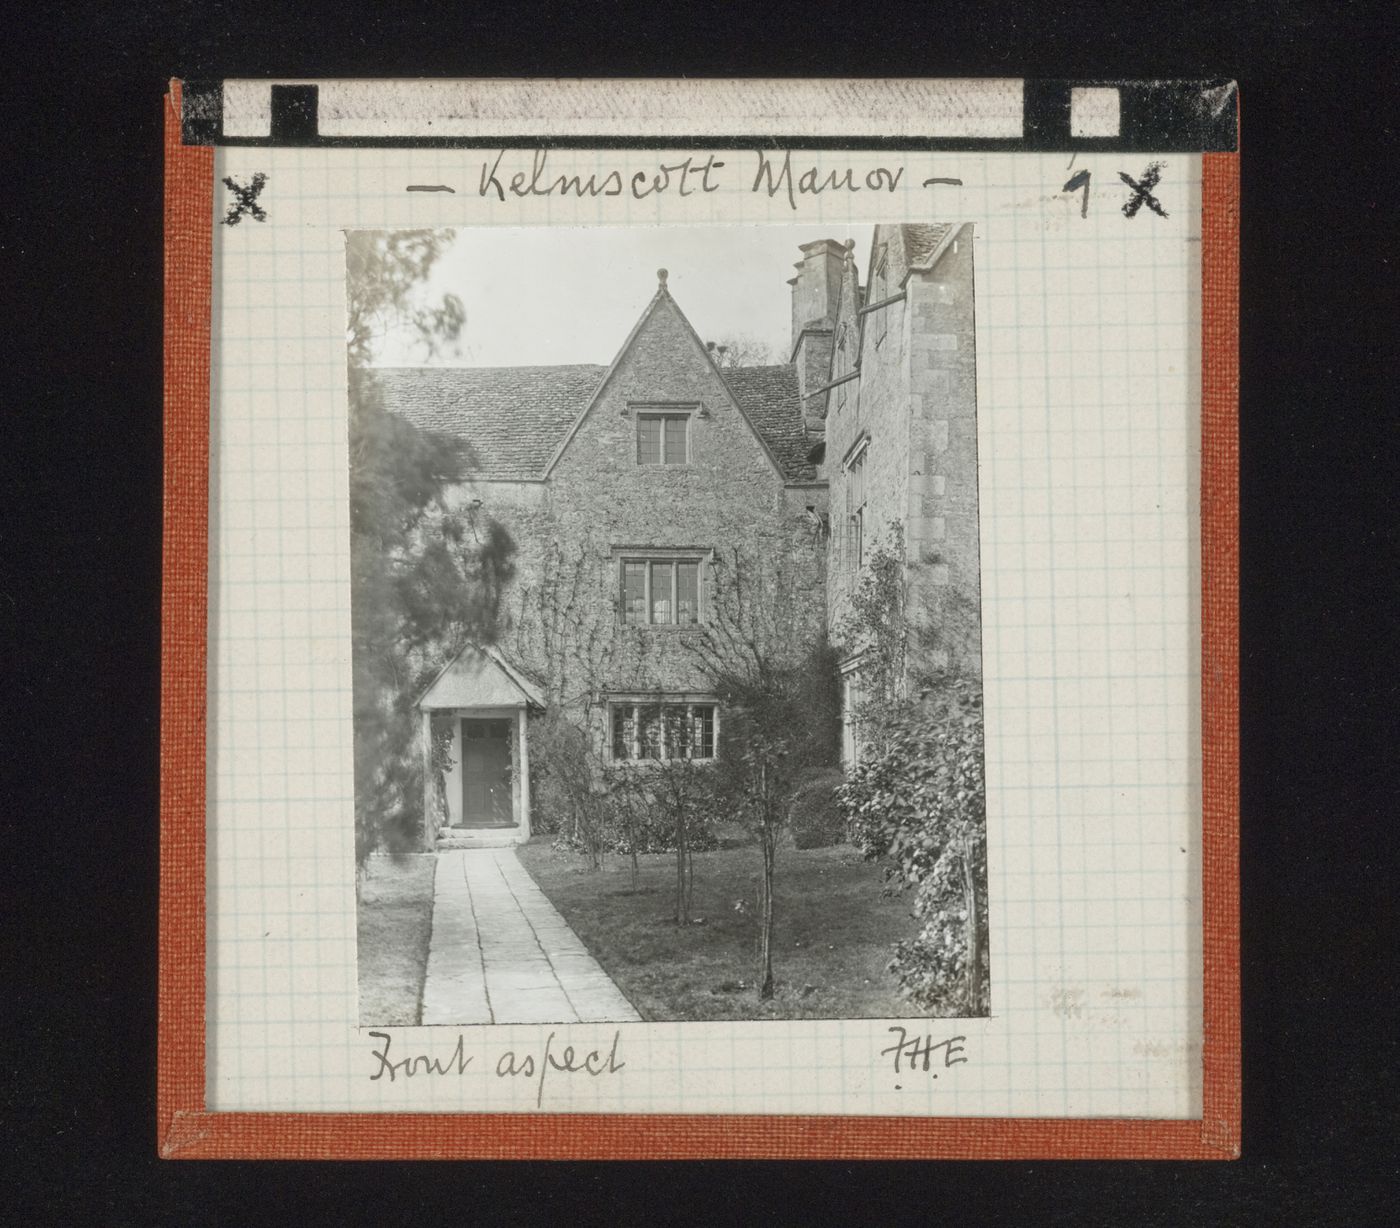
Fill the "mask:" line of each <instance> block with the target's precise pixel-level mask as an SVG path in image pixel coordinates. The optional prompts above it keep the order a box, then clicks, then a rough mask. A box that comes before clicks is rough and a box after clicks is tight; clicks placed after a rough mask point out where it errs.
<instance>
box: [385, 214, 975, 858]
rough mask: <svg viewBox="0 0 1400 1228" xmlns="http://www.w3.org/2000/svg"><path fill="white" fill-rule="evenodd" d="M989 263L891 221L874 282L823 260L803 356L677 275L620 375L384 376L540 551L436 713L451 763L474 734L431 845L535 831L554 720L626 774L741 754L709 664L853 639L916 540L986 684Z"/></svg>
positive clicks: (403, 407)
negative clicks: (650, 764)
mask: <svg viewBox="0 0 1400 1228" xmlns="http://www.w3.org/2000/svg"><path fill="white" fill-rule="evenodd" d="M972 249H973V236H972V227H971V226H970V225H961V226H959V225H954V224H946V223H935V224H918V225H910V224H900V225H881V226H878V227H876V228H875V232H874V238H873V242H872V245H871V251H870V253H869V260H868V264H867V267H866V268H865V270H864V275H863V277H862V275H861V271H860V270H858V268H857V265H856V259H855V254H854V250H853V244H841V243H837V242H835V241H833V240H821V241H819V242H815V243H808V244H805V245H803V246H802V247H801V249H800V255H801V259H800V260H798V261H797V263H796V270H797V272H796V276H795V277H793V278H792V279H791V281H790V282H789V283H788V284H789V285H790V286H791V310H792V344H791V350H790V352H789V354H788V357H787V361H786V362H783V363H781V364H778V365H773V366H753V367H744V366H722V365H721V362H720V359H721V355H720V354H719V353H718V352H717V351H716V349H715V348H714V347H713V346H710V345H707V344H706V342H705V341H704V340H702V339H701V338H700V337H699V336H698V335H697V334H696V332H695V330H694V329H693V328H692V327H691V325H690V323H689V321H688V320H687V319H686V317H685V314H684V313H683V311H682V309H681V306H680V304H679V303H677V302H676V300H675V299H674V298H673V297H672V296H671V294H670V292H669V290H668V289H667V285H666V271H665V270H664V269H663V270H659V271H658V285H657V287H656V292H655V294H654V295H653V296H652V298H651V301H650V303H649V304H648V305H647V307H646V309H645V310H644V311H643V312H642V315H641V318H640V319H639V320H638V321H637V323H636V325H635V326H634V327H633V329H632V332H631V334H630V335H629V336H628V337H627V338H626V340H625V341H623V342H622V345H621V347H620V349H619V350H618V352H617V355H616V357H615V358H613V360H612V362H611V364H610V365H608V366H601V365H600V366H541V367H515V368H444V367H435V368H429V367H414V368H407V367H398V368H380V369H379V371H378V375H379V376H380V379H381V382H382V385H383V389H384V395H385V398H386V403H387V405H388V407H389V409H390V410H391V412H394V413H397V414H399V415H401V416H402V417H404V418H405V419H407V420H409V421H411V422H412V423H414V424H415V425H416V426H418V427H419V428H421V429H423V430H425V431H427V432H429V433H430V434H431V435H432V436H434V437H435V438H436V439H438V440H440V441H441V444H442V446H443V448H444V449H446V450H447V454H448V456H449V458H450V460H451V462H452V468H453V472H454V473H455V474H456V475H457V476H456V480H455V481H454V483H453V484H452V486H451V487H450V490H449V508H450V511H451V512H452V513H453V514H456V515H460V516H464V517H466V518H467V519H468V521H469V522H472V521H473V518H477V519H479V518H481V517H489V518H490V519H492V520H494V521H496V522H498V523H499V524H501V525H502V526H504V527H505V528H506V529H507V530H508V532H509V533H510V534H511V536H512V538H513V539H514V541H515V543H516V547H517V554H516V558H515V563H516V572H515V577H514V579H513V580H512V582H511V586H510V589H509V591H508V593H507V594H506V598H505V602H504V607H503V612H504V614H505V619H504V626H503V629H502V634H501V636H500V638H499V640H498V641H497V642H496V643H495V644H493V645H491V646H489V647H477V646H472V647H468V648H466V649H465V650H463V651H462V652H461V653H460V654H459V655H458V656H457V657H456V658H455V659H454V660H452V661H451V662H450V663H449V664H448V665H447V666H446V667H445V668H444V669H443V670H442V672H441V674H440V675H439V676H438V677H437V679H436V680H435V681H434V682H433V683H432V684H431V685H430V686H429V687H428V688H427V690H426V691H425V692H424V694H423V695H422V696H421V698H420V699H419V701H418V710H419V712H420V713H421V722H422V739H423V747H424V754H425V759H426V757H427V756H428V755H429V754H430V753H431V752H430V750H429V748H430V746H431V742H432V736H433V733H434V731H435V730H436V731H450V736H451V760H452V763H453V766H452V768H451V769H450V771H449V772H448V773H447V778H446V803H447V804H446V811H447V813H446V815H445V816H442V815H440V814H439V813H438V811H439V807H438V806H437V805H435V804H430V805H429V806H428V807H427V811H428V814H429V815H436V817H434V818H432V819H430V821H429V823H428V825H427V826H428V827H429V828H430V830H429V832H428V833H427V840H428V844H429V847H434V846H436V847H439V848H441V847H452V846H474V845H484V844H505V843H515V842H519V841H523V840H525V839H527V838H528V837H529V833H530V796H529V789H528V787H527V786H526V784H525V782H527V781H528V779H529V754H530V746H529V741H530V737H529V735H530V728H531V722H532V719H534V718H537V717H538V716H539V715H540V714H541V713H543V712H544V711H545V709H546V707H547V706H550V705H553V706H555V707H556V708H558V709H559V710H561V711H563V712H566V713H567V714H568V715H569V716H570V718H571V719H573V720H574V721H575V722H576V723H577V724H578V725H579V726H580V727H581V728H583V729H585V730H586V731H587V733H588V736H589V737H590V738H592V739H593V746H594V748H595V750H596V751H597V752H598V753H599V754H600V755H601V756H602V757H604V758H605V759H606V760H610V761H614V762H617V761H633V760H635V761H639V762H644V761H646V760H651V759H663V758H669V757H674V756H687V757H691V758H699V759H707V758H712V757H714V756H715V754H716V747H717V745H718V734H719V729H720V726H721V723H722V722H723V720H724V716H725V714H724V712H723V711H722V710H721V708H720V705H719V704H718V703H717V702H716V698H715V696H714V695H713V694H712V693H710V692H709V691H707V689H706V687H707V681H706V680H707V676H708V675H707V673H706V669H705V660H706V653H707V652H708V653H711V654H713V653H715V652H717V651H721V652H722V651H726V650H733V651H736V652H738V651H744V650H745V646H746V645H749V646H752V645H760V646H763V647H764V648H765V650H781V648H782V647H783V646H784V645H793V644H797V643H801V642H803V641H804V640H807V639H810V638H811V635H812V633H814V632H817V631H819V630H820V629H821V628H822V627H826V628H828V629H829V630H832V631H833V632H834V633H839V629H840V627H841V624H842V619H843V618H844V617H845V616H846V614H847V612H848V611H849V603H850V600H851V595H852V593H853V591H854V589H855V586H856V584H857V582H858V579H859V577H860V575H861V573H862V569H863V568H864V567H865V566H866V564H867V562H868V560H869V558H870V553H871V551H872V549H874V548H875V547H876V545H877V543H879V542H881V541H888V540H889V538H890V536H891V526H892V525H898V526H900V528H901V531H902V534H903V544H904V558H905V565H904V602H905V608H906V611H907V614H908V616H909V618H910V621H911V623H912V624H913V625H915V626H919V627H922V628H924V629H926V630H929V631H930V632H931V635H930V636H928V637H926V639H927V641H928V642H930V643H933V644H935V645H936V647H935V648H934V649H933V650H932V651H933V652H934V653H935V654H938V655H939V656H940V657H941V660H940V662H939V663H940V664H945V665H947V664H956V665H957V666H958V667H959V668H961V669H963V670H965V671H970V672H973V673H978V674H980V654H981V649H980V642H979V636H980V633H979V631H978V619H977V617H976V612H977V610H978V608H979V599H978V589H979V582H978V524H977V419H976V361H975V348H974V334H973V281H972V258H973V250H972ZM969 610H970V611H971V612H972V616H971V617H970V618H969V617H968V616H967V613H966V612H967V611H969ZM959 611H961V612H962V613H961V615H959V613H958V612H959ZM940 631H941V632H942V633H941V634H940ZM834 638H837V639H839V635H834ZM848 648H850V651H849V653H848V656H847V658H846V660H845V661H844V662H843V665H842V673H843V678H844V684H845V685H844V693H845V706H846V712H845V714H844V716H845V720H844V725H845V730H846V734H845V740H846V745H845V755H846V757H847V759H848V760H849V758H850V757H851V756H852V755H854V754H855V752H856V743H855V730H854V728H853V727H852V723H851V720H850V710H851V707H852V706H853V704H854V703H855V702H856V701H857V698H858V696H859V693H860V692H859V687H860V651H859V646H858V645H856V646H854V647H851V646H850V645H848ZM430 775H431V774H430ZM432 787H433V786H432V785H431V784H430V785H429V789H430V790H431V789H432Z"/></svg>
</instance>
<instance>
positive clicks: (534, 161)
mask: <svg viewBox="0 0 1400 1228" xmlns="http://www.w3.org/2000/svg"><path fill="white" fill-rule="evenodd" d="M528 156H529V163H528V165H526V164H525V161H524V159H525V157H526V154H525V153H524V152H523V151H520V152H517V151H511V150H504V149H503V150H501V151H500V152H499V153H497V154H495V155H494V156H493V157H491V158H489V159H487V160H485V161H483V162H482V163H481V172H480V176H479V178H478V181H477V185H476V194H477V195H478V196H483V197H487V198H489V199H492V200H497V201H505V200H507V199H508V198H511V197H514V198H517V199H529V198H533V197H576V198H579V199H587V198H595V197H604V196H627V197H630V198H631V199H633V200H646V199H647V198H649V197H652V196H659V195H663V194H664V195H671V196H695V195H704V194H706V193H710V192H718V191H720V190H721V189H724V188H735V187H737V188H738V189H739V190H747V191H749V192H753V193H757V194H762V195H766V196H768V197H769V198H770V199H771V198H775V197H776V198H780V199H785V200H786V201H787V203H788V205H789V206H790V207H791V208H792V209H794V210H795V209H796V208H797V207H798V200H799V199H800V198H802V197H806V196H820V195H821V194H822V193H825V192H873V193H876V194H883V195H887V196H888V195H893V194H894V193H895V192H898V191H899V190H900V189H901V188H902V187H906V186H908V185H907V183H906V177H909V176H911V172H910V171H909V168H908V167H906V166H905V165H904V164H902V163H895V164H891V165H888V166H884V165H880V166H873V167H863V168H862V167H853V166H850V165H827V164H824V163H821V162H808V163H806V164H805V165H802V164H797V165H795V164H794V162H793V156H792V152H791V151H790V150H789V151H785V152H783V153H781V154H779V153H777V152H776V151H774V152H764V151H762V150H756V151H755V152H754V153H753V154H752V155H747V156H745V157H744V158H743V159H742V161H741V162H740V164H739V165H734V164H732V163H731V162H728V161H726V160H725V159H723V158H720V157H718V156H717V155H716V154H713V153H709V154H704V155H701V154H688V155H687V156H686V157H684V158H677V159H675V160H673V161H665V162H662V161H658V162H655V163H652V164H651V165H649V166H646V167H644V168H641V169H637V168H634V167H620V166H611V167H610V166H597V165H596V164H595V165H594V166H592V167H591V168H589V169H588V170H587V172H586V173H585V171H584V170H582V169H579V168H578V167H577V166H565V165H561V162H562V160H566V159H567V158H568V157H569V155H568V154H563V155H560V154H556V155H555V156H554V161H553V162H551V156H550V151H549V150H547V149H537V150H535V151H534V152H533V153H531V154H530V155H528ZM918 182H919V183H920V185H921V186H922V187H926V188H929V187H933V186H934V185H936V184H948V185H952V186H960V185H961V183H962V181H961V180H960V179H951V178H939V177H937V176H933V177H927V178H924V179H921V180H918ZM434 189H435V190H439V191H455V189H453V188H452V187H450V185H446V184H442V185H421V184H415V185H413V186H412V188H411V189H410V190H413V191H426V190H434Z"/></svg>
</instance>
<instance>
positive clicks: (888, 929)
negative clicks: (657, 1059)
mask: <svg viewBox="0 0 1400 1228" xmlns="http://www.w3.org/2000/svg"><path fill="white" fill-rule="evenodd" d="M517 851H518V853H519V854H520V860H521V861H522V862H523V863H524V865H525V868H526V869H527V870H529V872H530V874H531V875H532V876H533V877H534V879H535V881H536V882H537V883H538V884H539V885H540V888H541V889H542V890H543V891H544V893H545V895H547V896H548V897H549V899H550V900H551V902H552V903H553V904H554V906H555V907H556V908H557V909H558V910H559V911H560V912H561V913H563V915H564V918H565V920H567V921H568V923H569V924H570V925H571V926H572V927H573V929H574V932H575V933H577V934H578V936H579V937H580V938H581V939H582V940H583V942H584V944H585V945H586V946H587V947H588V949H589V950H590V951H591V952H592V953H593V955H594V957H595V958H596V959H597V960H598V962H599V963H600V964H602V965H603V968H604V969H605V970H606V971H607V973H608V975H609V976H611V977H612V978H613V980H614V981H616V982H617V985H618V988H619V989H621V990H622V992H623V993H624V994H626V995H627V997H628V998H629V999H630V1000H631V1001H632V1004H633V1005H634V1006H636V1008H637V1009H638V1010H639V1011H640V1012H641V1014H642V1016H643V1018H645V1019H651V1020H676V1019H859V1018H866V1017H874V1018H890V1017H900V1016H908V1015H917V1014H919V1013H920V1012H919V1011H918V1009H917V1008H916V1007H914V1006H913V1005H912V1004H910V1003H909V1002H907V1001H906V1000H904V999H903V998H902V997H901V996H900V993H899V988H898V986H897V984H896V983H895V980H894V978H893V977H892V976H891V975H890V974H889V973H888V972H887V971H886V970H885V965H886V964H887V963H888V962H889V960H890V956H891V955H892V954H893V948H894V945H895V943H896V942H898V941H899V940H900V939H901V938H908V937H911V936H912V935H913V934H914V932H915V929H916V922H915V921H914V919H913V918H912V917H911V916H910V912H909V907H910V902H909V899H908V898H907V897H895V898H890V897H886V896H884V895H882V894H881V891H880V872H879V869H878V868H877V867H876V866H874V865H872V864H870V863H869V862H866V861H864V860H862V859H861V857H860V855H859V854H858V853H857V852H855V850H853V849H851V848H850V847H848V846H844V845H843V846H838V847H835V848H825V849H808V850H801V849H795V848H791V847H788V848H782V849H779V850H778V867H777V876H776V894H775V918H774V943H773V975H774V978H775V981H776V986H775V996H774V998H773V999H772V1000H770V1001H768V1002H761V1001H759V998H758V993H757V990H756V988H755V984H756V980H757V976H758V920H757V917H756V915H755V911H756V910H755V905H756V900H757V884H758V879H759V876H760V874H761V861H760V855H759V852H758V850H757V849H756V848H738V849H721V850H719V851H717V852H713V853H698V854H696V856H695V892H694V897H693V901H692V908H691V915H692V917H694V918H696V923H693V924H691V925H689V926H686V927H684V928H682V927H678V926H677V925H676V923H675V912H674V898H673V894H672V893H673V890H674V875H675V860H674V858H673V857H672V856H671V855H670V854H664V853H662V854H653V855H648V856H644V857H642V858H641V859H640V861H641V875H640V880H639V888H638V890H637V891H636V892H633V890H632V883H631V867H630V863H629V861H628V859H627V858H625V857H617V856H612V857H609V858H608V860H607V862H606V864H605V865H604V868H603V869H602V870H599V871H592V870H589V869H588V866H587V862H586V861H585V860H584V859H583V858H582V857H580V856H578V855H577V854H574V853H570V852H563V851H560V850H558V849H555V848H553V847H552V846H551V845H550V844H549V843H547V842H546V841H544V840H541V841H539V842H536V843H533V844H530V845H528V846H526V847H524V848H521V849H519V850H517ZM701 922H703V923H701Z"/></svg>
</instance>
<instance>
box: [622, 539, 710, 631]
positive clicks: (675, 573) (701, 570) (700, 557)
mask: <svg viewBox="0 0 1400 1228" xmlns="http://www.w3.org/2000/svg"><path fill="white" fill-rule="evenodd" d="M713 555H714V551H713V550H709V549H699V548H696V547H665V546H637V547H630V546H627V547H617V548H615V549H614V550H613V561H614V564H615V565H616V567H617V616H618V623H619V624H620V625H621V626H624V627H640V628H647V629H655V628H670V629H672V630H683V629H685V628H687V627H698V626H700V624H701V623H703V622H705V621H706V616H707V614H708V612H709V611H708V608H707V602H706V600H705V588H706V584H705V579H706V574H705V569H706V567H708V566H709V564H710V560H711V558H712V557H713ZM629 563H630V564H634V565H640V566H641V567H642V568H643V571H642V577H643V579H642V585H643V587H642V608H643V611H644V614H645V617H644V619H643V620H642V621H640V622H633V621H632V620H631V619H630V618H629V617H628V611H627V566H628V564H629ZM683 563H692V564H694V565H695V617H694V618H693V619H692V620H691V621H690V622H681V621H680V617H679V615H680V596H681V570H680V565H681V564H683ZM658 565H665V566H668V567H669V568H670V571H671V585H670V587H671V592H670V617H669V618H668V619H666V620H664V621H657V619H656V618H655V617H654V615H655V609H656V607H655V605H654V603H653V600H652V592H653V589H652V580H653V577H654V575H655V574H656V567H657V566H658Z"/></svg>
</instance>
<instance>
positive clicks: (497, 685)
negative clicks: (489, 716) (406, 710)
mask: <svg viewBox="0 0 1400 1228" xmlns="http://www.w3.org/2000/svg"><path fill="white" fill-rule="evenodd" d="M525 707H531V708H543V707H544V694H543V692H541V690H540V689H539V687H537V686H536V685H535V684H534V683H533V682H531V681H530V679H529V678H527V677H526V676H525V675H524V674H522V673H521V672H520V671H519V670H518V669H516V668H515V667H514V666H513V665H511V664H510V662H508V661H507V660H506V659H505V657H503V656H502V655H501V654H500V652H498V651H497V650H496V649H495V648H491V647H489V646H478V645H476V644H468V645H467V646H466V647H465V648H463V649H462V651H461V652H459V653H458V654H457V655H456V656H455V657H453V658H452V660H451V661H449V662H448V663H447V664H446V666H444V667H443V670H442V673H440V674H439V675H438V676H437V677H436V678H435V679H434V680H433V683H432V685H431V686H430V687H428V689H427V690H426V691H424V692H423V694H422V696H421V697H420V698H419V700H418V708H419V709H420V710H421V711H423V712H440V711H444V710H448V709H452V710H459V709H464V708H525Z"/></svg>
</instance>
